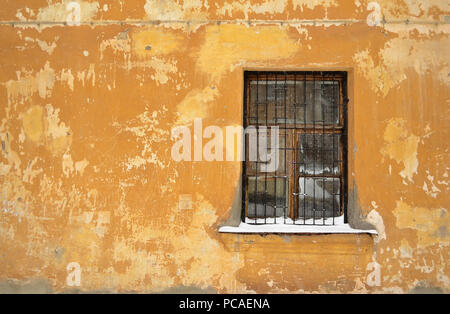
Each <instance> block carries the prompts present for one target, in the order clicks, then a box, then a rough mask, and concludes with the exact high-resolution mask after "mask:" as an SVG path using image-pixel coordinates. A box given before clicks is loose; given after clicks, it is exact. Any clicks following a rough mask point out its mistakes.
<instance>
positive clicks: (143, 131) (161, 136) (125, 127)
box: [113, 105, 169, 171]
mask: <svg viewBox="0 0 450 314" xmlns="http://www.w3.org/2000/svg"><path fill="white" fill-rule="evenodd" d="M167 111H168V109H167V108H166V107H165V106H164V105H163V106H162V108H161V109H160V110H155V111H152V112H150V111H149V110H148V108H146V110H145V111H144V112H143V113H141V114H140V115H138V116H137V119H133V120H130V121H128V122H126V123H124V124H118V123H114V124H113V126H114V127H116V128H118V129H119V133H123V132H131V133H132V134H134V137H135V139H136V141H137V142H138V145H139V155H137V156H133V157H128V158H127V161H126V162H124V166H125V167H126V170H128V171H129V170H131V169H133V168H135V169H139V168H141V167H142V168H144V169H145V167H146V165H147V164H154V165H157V166H158V167H160V168H165V167H166V166H167V164H165V163H163V162H162V161H161V160H160V159H159V158H158V156H157V154H156V153H155V143H161V142H163V141H165V140H166V138H167V137H168V136H169V131H167V130H165V129H163V128H161V127H160V122H159V119H160V116H161V115H164V114H165V113H166V112H167Z"/></svg>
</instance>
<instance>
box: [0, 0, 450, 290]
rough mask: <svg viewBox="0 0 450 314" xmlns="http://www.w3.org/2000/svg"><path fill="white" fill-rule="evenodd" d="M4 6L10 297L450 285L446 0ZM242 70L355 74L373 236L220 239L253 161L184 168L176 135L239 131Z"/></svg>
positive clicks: (2, 160)
mask: <svg viewBox="0 0 450 314" xmlns="http://www.w3.org/2000/svg"><path fill="white" fill-rule="evenodd" d="M73 2H76V3H75V4H74V3H73ZM77 3H78V5H77ZM1 5H2V10H0V23H1V24H0V45H1V46H0V57H1V60H2V64H1V71H0V104H1V106H0V140H1V157H0V184H1V190H0V201H1V208H0V291H14V292H20V291H37V292H48V291H53V292H62V291H110V292H119V291H137V292H158V291H169V292H170V291H182V292H186V291H196V292H408V291H411V290H412V291H424V289H433V291H444V292H448V290H449V278H448V277H449V275H450V271H449V267H450V264H449V232H448V227H449V215H448V205H449V204H450V199H449V196H448V195H449V193H448V192H449V186H448V184H449V179H448V175H449V164H450V163H449V156H450V155H449V151H448V150H449V145H448V143H449V140H448V137H449V133H448V131H449V127H448V126H449V122H450V121H449V113H450V112H449V90H450V89H449V84H450V80H449V73H450V70H449V58H450V57H449V53H448V52H449V51H450V42H449V31H450V29H449V18H448V15H449V5H448V1H444V0H433V1H425V0H423V1H415V0H414V1H413V0H398V1H385V0H378V1H376V2H375V1H372V2H369V1H365V0H355V1H338V0H314V1H306V0H253V1H244V0H241V1H231V0H224V1H223V0H221V1H212V0H209V1H207V0H185V1H183V0H178V1H175V0H166V1H164V0H147V1H146V0H133V1H131V0H128V1H120V0H119V1H112V0H98V1H68V0H62V1H61V0H54V1H52V0H48V1H44V0H35V1H25V0H3V1H2V3H1ZM244 69H291V70H302V69H339V70H346V71H349V77H350V90H349V94H350V104H349V106H350V107H349V108H350V111H349V118H350V121H351V123H350V126H349V132H350V142H351V143H352V146H351V147H350V149H349V152H350V154H349V158H350V160H349V166H350V169H349V178H350V180H349V181H350V182H349V190H350V193H351V195H352V199H353V201H352V202H353V204H352V210H353V211H354V212H353V213H352V215H353V216H357V217H356V218H357V219H359V220H361V221H366V222H369V223H371V224H373V225H375V226H376V228H377V230H378V232H379V235H378V236H377V237H374V238H372V237H371V236H370V235H316V236H298V235H297V236H277V235H270V236H264V237H263V236H258V235H245V236H244V235H240V236H239V235H231V234H219V233H218V232H217V230H218V227H219V226H220V225H222V224H223V223H224V222H225V221H227V219H229V217H230V211H231V207H232V204H233V201H234V198H235V191H236V190H237V186H238V184H239V177H240V163H239V162H175V161H173V160H172V159H171V156H170V150H171V146H172V144H173V141H172V140H171V138H170V130H171V128H172V127H173V126H176V125H190V124H191V123H192V120H193V119H194V118H195V117H201V118H203V124H204V125H218V126H223V127H225V126H227V125H240V124H241V121H242V88H243V70H244ZM356 191H357V193H356ZM189 194H190V195H191V196H192V202H193V204H192V209H179V199H180V198H179V196H180V195H189ZM77 265H79V266H80V270H81V276H80V277H77V274H78V273H74V272H76V270H77ZM78 279H79V285H77V280H78ZM74 282H75V285H74ZM74 289H75V290H74ZM166 289H167V290H166ZM413 289H415V290H413Z"/></svg>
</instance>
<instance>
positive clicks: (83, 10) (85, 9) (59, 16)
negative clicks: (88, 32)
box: [36, 0, 100, 28]
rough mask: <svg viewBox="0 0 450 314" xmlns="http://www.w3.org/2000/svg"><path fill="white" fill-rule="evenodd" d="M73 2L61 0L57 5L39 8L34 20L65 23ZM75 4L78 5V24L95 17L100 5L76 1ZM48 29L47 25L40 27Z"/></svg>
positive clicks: (94, 2)
mask: <svg viewBox="0 0 450 314" xmlns="http://www.w3.org/2000/svg"><path fill="white" fill-rule="evenodd" d="M71 2H74V1H73V0H62V1H61V2H59V3H53V4H50V5H49V6H47V7H43V8H40V9H39V11H38V13H37V17H36V20H37V21H51V22H66V21H67V17H68V15H69V14H70V13H71V11H72V10H71V6H69V3H71ZM76 3H78V4H79V5H80V22H87V21H91V20H93V19H94V18H95V16H96V15H97V11H98V9H99V8H100V5H99V3H98V2H97V1H92V2H91V1H83V0H77V1H76ZM42 27H43V28H45V27H49V26H48V25H45V26H42Z"/></svg>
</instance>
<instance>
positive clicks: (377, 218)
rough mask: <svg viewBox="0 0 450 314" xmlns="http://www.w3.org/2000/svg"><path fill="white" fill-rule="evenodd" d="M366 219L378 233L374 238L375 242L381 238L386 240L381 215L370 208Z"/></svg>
mask: <svg viewBox="0 0 450 314" xmlns="http://www.w3.org/2000/svg"><path fill="white" fill-rule="evenodd" d="M366 221H367V222H368V223H370V224H372V225H373V226H374V227H375V228H376V230H377V232H378V235H377V236H376V237H375V239H374V240H375V242H376V243H378V242H380V241H381V240H386V231H385V227H384V223H383V217H381V215H380V214H379V213H378V212H377V211H376V210H375V209H372V210H371V211H370V212H369V214H368V215H367V217H366Z"/></svg>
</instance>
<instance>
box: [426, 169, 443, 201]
mask: <svg viewBox="0 0 450 314" xmlns="http://www.w3.org/2000/svg"><path fill="white" fill-rule="evenodd" d="M426 173H427V179H428V184H427V182H426V181H424V182H423V187H422V189H423V190H424V191H425V193H426V194H427V195H428V196H431V197H433V198H436V197H437V196H438V193H440V192H441V190H440V189H439V188H438V187H437V186H436V185H435V184H434V177H433V176H432V175H430V172H429V171H428V170H427V171H426ZM428 185H430V187H428Z"/></svg>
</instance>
